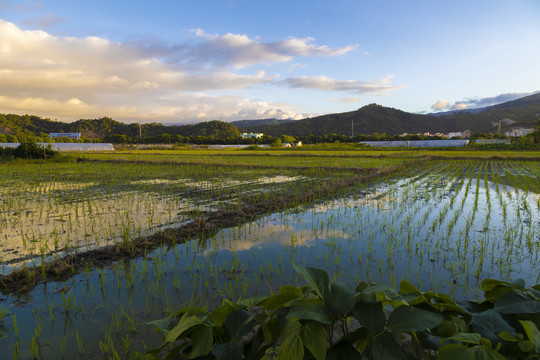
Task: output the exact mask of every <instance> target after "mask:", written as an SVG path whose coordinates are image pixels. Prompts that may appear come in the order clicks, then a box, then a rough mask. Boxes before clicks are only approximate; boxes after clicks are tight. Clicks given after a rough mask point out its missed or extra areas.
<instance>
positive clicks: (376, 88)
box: [281, 75, 402, 95]
mask: <svg viewBox="0 0 540 360" xmlns="http://www.w3.org/2000/svg"><path fill="white" fill-rule="evenodd" d="M392 77H393V76H392V75H389V76H386V77H384V78H382V79H379V80H373V81H358V80H336V79H332V78H329V77H327V76H313V77H309V76H302V77H292V78H288V79H285V80H282V81H281V84H282V85H286V86H289V87H290V88H305V89H316V90H325V91H345V92H348V93H351V94H358V95H386V94H388V93H389V92H390V91H393V90H397V89H400V88H402V87H401V86H393V85H390V82H391V80H392Z"/></svg>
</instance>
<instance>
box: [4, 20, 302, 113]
mask: <svg viewBox="0 0 540 360" xmlns="http://www.w3.org/2000/svg"><path fill="white" fill-rule="evenodd" d="M226 40H227V41H228V42H229V43H230V44H233V45H234V44H237V45H241V44H242V42H244V43H249V42H252V40H249V39H247V38H244V37H235V36H231V37H226ZM274 79H275V76H271V75H268V74H266V73H265V72H263V71H260V72H257V73H253V74H238V73H235V72H233V71H230V70H227V69H226V68H218V69H212V70H208V71H203V70H199V71H193V70H190V71H188V70H186V69H182V68H181V67H177V66H173V65H171V64H169V63H167V62H166V61H163V59H159V58H157V57H152V56H149V55H148V51H147V49H146V48H140V47H137V46H133V45H132V44H122V43H115V42H111V41H109V40H107V39H103V38H98V37H87V38H75V37H56V36H52V35H50V34H48V33H47V32H44V31H39V30H34V31H24V30H22V29H20V28H19V27H17V26H16V25H14V24H12V23H9V22H6V21H2V20H0V96H1V97H0V112H4V113H9V112H13V113H30V114H36V115H41V116H47V117H50V118H53V119H56V118H57V119H60V120H65V121H72V120H76V119H78V118H81V117H83V118H92V117H99V116H105V115H107V116H111V117H113V118H116V119H119V120H125V121H136V120H137V119H142V120H148V121H162V122H167V121H175V122H178V121H194V120H197V119H199V120H211V119H219V118H224V119H231V120H232V119H238V118H240V117H243V116H245V117H249V118H257V117H259V116H266V115H267V114H270V113H271V114H274V115H275V116H276V117H279V118H288V117H292V118H297V117H303V115H302V114H300V113H299V112H298V109H295V108H293V107H292V106H291V105H288V104H281V103H272V104H271V103H266V102H263V101H258V100H251V99H248V98H243V97H233V96H217V95H214V96H210V95H209V94H201V92H209V91H211V92H215V91H221V90H236V89H246V88H249V87H252V86H254V85H257V84H271V83H273V81H274Z"/></svg>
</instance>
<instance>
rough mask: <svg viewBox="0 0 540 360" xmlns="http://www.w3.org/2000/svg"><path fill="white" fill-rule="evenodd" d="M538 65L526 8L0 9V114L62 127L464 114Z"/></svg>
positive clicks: (538, 23) (203, 1)
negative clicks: (376, 111) (107, 120)
mask: <svg viewBox="0 0 540 360" xmlns="http://www.w3.org/2000/svg"><path fill="white" fill-rule="evenodd" d="M538 64H540V1H537V0H529V1H510V0H508V1H502V0H492V1H461V0H458V1H453V2H443V1H414V2H406V1H360V0H356V1H340V0H334V1H332V2H330V1H318V0H311V1H293V0H289V1H276V0H273V1H266V0H260V1H239V0H231V1H226V0H221V1H218V0H215V1H210V0H199V1H159V0H156V1H153V2H149V1H110V0H109V1H91V2H78V1H75V2H74V1H64V0H55V1H47V0H43V1H39V2H37V1H31V0H29V1H9V0H0V113H16V114H26V113H28V114H36V115H40V116H44V117H49V118H51V119H58V120H62V121H75V120H77V119H80V118H97V117H101V116H110V117H112V118H114V119H117V120H120V121H124V122H137V121H142V122H152V121H157V122H163V123H168V122H171V123H194V122H199V121H208V120H214V119H222V120H226V121H231V120H239V119H257V118H270V117H276V118H295V119H299V118H304V117H308V116H313V115H318V114H327V113H335V112H344V111H352V110H356V109H358V108H360V107H362V106H364V105H367V104H370V103H378V104H381V105H384V106H389V107H394V108H398V109H402V110H405V111H410V112H433V111H445V110H451V109H463V108H474V107H478V106H486V105H490V104H494V103H499V102H503V101H506V100H512V99H515V98H517V97H520V96H524V95H527V94H531V93H533V92H536V91H538V90H540V67H539V65H538Z"/></svg>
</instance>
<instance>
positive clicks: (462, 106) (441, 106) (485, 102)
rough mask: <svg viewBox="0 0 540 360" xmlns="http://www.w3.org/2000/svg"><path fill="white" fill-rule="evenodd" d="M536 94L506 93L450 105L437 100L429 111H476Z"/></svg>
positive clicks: (444, 101) (447, 102) (534, 92)
mask: <svg viewBox="0 0 540 360" xmlns="http://www.w3.org/2000/svg"><path fill="white" fill-rule="evenodd" d="M538 92H540V91H533V92H530V93H506V94H500V95H497V96H491V97H485V98H469V99H464V100H460V101H456V102H455V103H453V104H451V103H450V102H449V101H448V100H438V101H437V102H436V103H435V104H433V105H432V106H431V109H432V110H434V111H445V110H446V111H448V110H450V111H451V110H466V109H477V108H483V107H488V106H493V105H497V104H502V103H504V102H507V101H513V100H517V99H519V98H522V97H525V96H529V95H533V94H536V93H538Z"/></svg>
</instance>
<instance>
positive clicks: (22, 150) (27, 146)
mask: <svg viewBox="0 0 540 360" xmlns="http://www.w3.org/2000/svg"><path fill="white" fill-rule="evenodd" d="M56 154H58V152H57V151H55V150H53V148H52V145H50V144H49V145H47V146H42V145H39V144H38V143H36V142H35V141H33V140H28V141H24V142H21V143H20V144H19V146H17V147H16V148H15V149H13V156H15V157H17V158H23V159H44V158H48V157H52V156H53V155H56Z"/></svg>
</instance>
